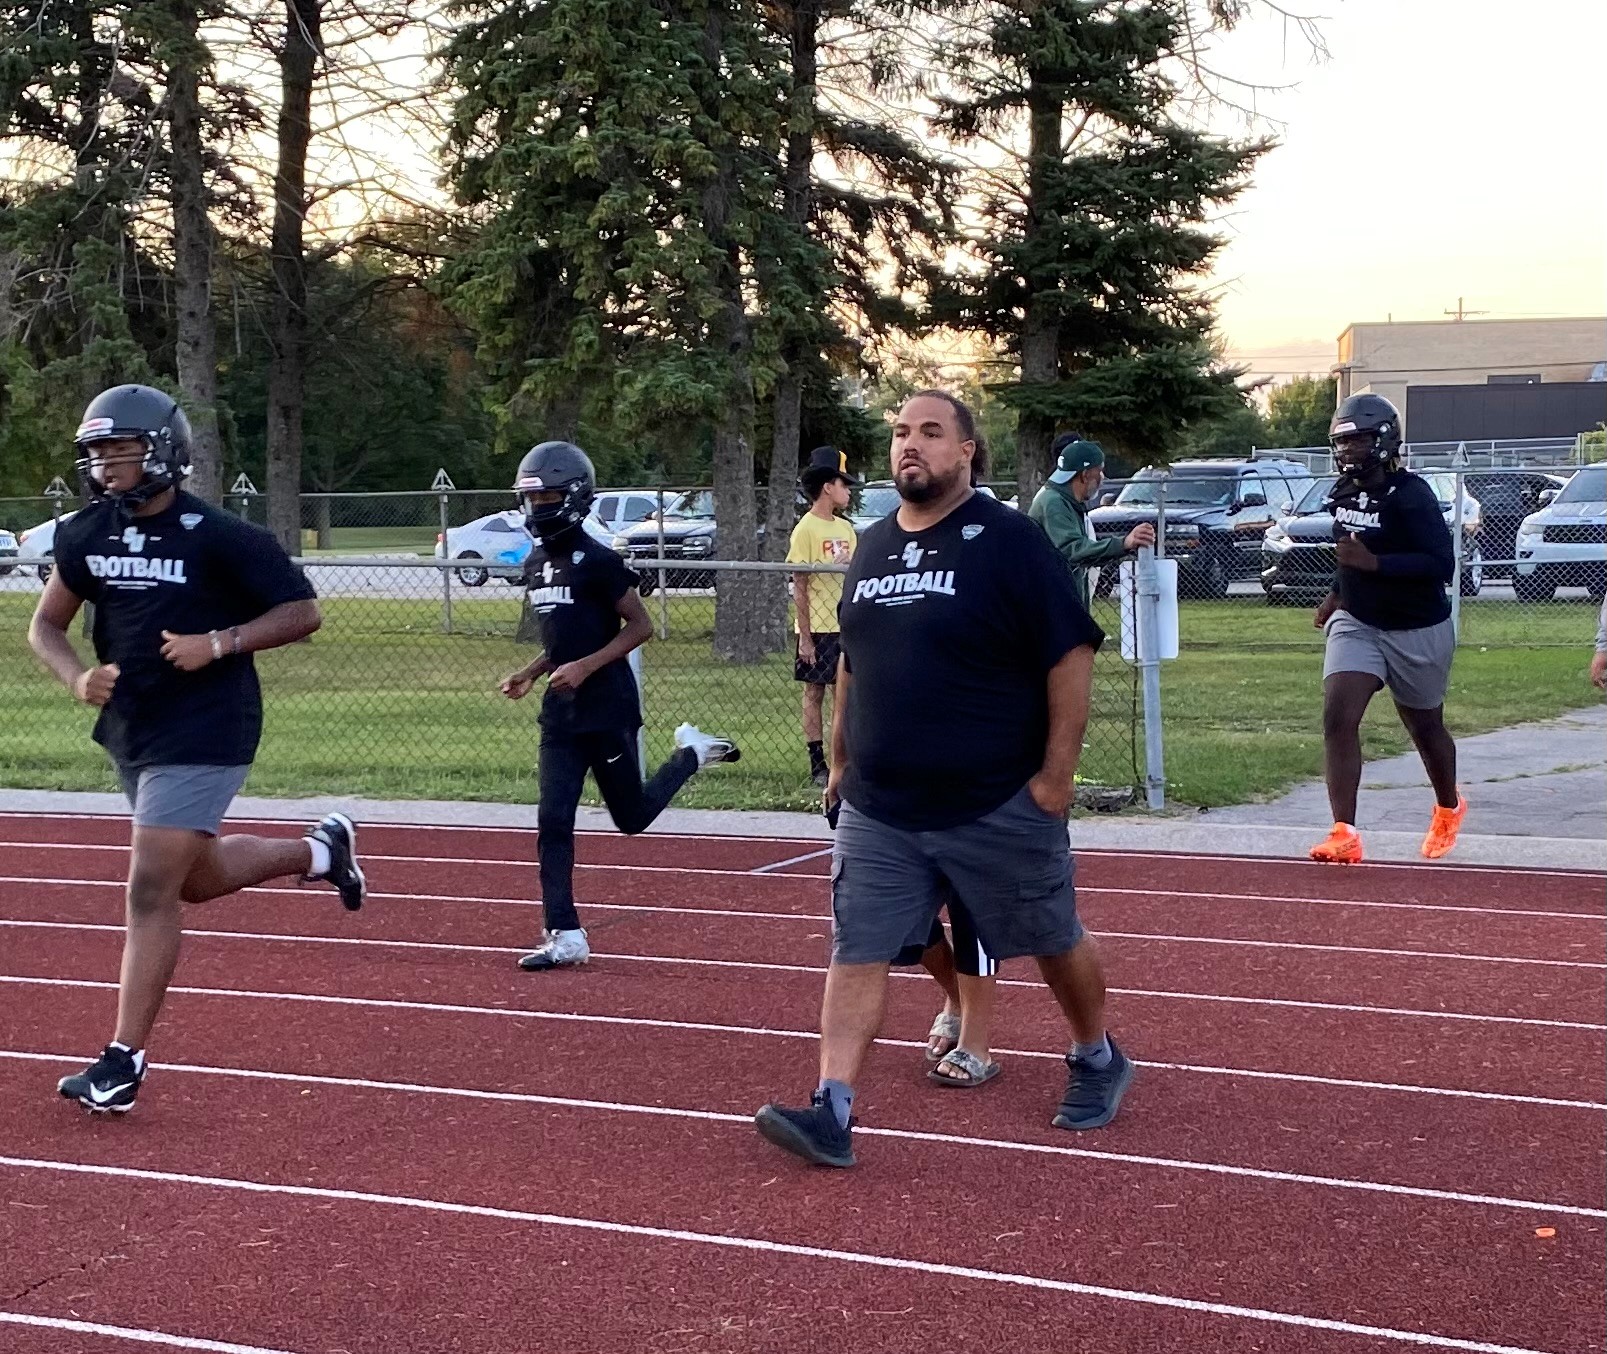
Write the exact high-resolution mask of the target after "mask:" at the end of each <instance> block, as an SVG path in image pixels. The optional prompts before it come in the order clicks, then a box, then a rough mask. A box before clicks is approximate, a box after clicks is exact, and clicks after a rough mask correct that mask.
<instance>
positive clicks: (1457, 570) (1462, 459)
mask: <svg viewBox="0 0 1607 1354" xmlns="http://www.w3.org/2000/svg"><path fill="white" fill-rule="evenodd" d="M1467 454H1468V453H1467V444H1466V443H1465V442H1464V443H1459V444H1458V446H1457V449H1456V462H1455V464H1456V466H1457V467H1458V468H1457V470H1456V472H1455V474H1456V493H1455V494H1454V495H1453V496H1452V499H1451V502H1452V508H1451V559H1452V562H1453V563H1452V569H1451V635H1452V638H1453V640H1454V642H1455V643H1457V644H1460V643H1461V642H1462V511H1463V500H1462V494H1463V488H1464V486H1465V485H1466V483H1467V480H1466V476H1465V473H1464V472H1463V470H1462V469H1461V467H1462V466H1465V465H1466V464H1467Z"/></svg>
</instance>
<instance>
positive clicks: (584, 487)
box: [513, 442, 597, 540]
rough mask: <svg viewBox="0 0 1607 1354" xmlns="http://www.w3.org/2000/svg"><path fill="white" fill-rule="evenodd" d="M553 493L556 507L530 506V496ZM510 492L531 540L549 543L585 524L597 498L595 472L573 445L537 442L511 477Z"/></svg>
mask: <svg viewBox="0 0 1607 1354" xmlns="http://www.w3.org/2000/svg"><path fill="white" fill-rule="evenodd" d="M553 489H556V490H558V491H559V492H561V493H562V494H563V498H562V499H560V500H559V501H558V502H556V503H532V502H531V501H530V497H529V496H530V494H532V493H534V492H536V491H539V490H553ZM513 491H514V493H516V494H518V495H519V506H520V507H521V508H523V509H524V515H525V526H526V527H527V528H528V529H529V531H530V534H531V535H533V536H540V537H542V538H543V539H549V540H550V539H551V538H552V537H554V536H562V535H563V534H564V532H566V531H572V530H574V529H575V528H576V527H579V526H580V525H581V523H583V522H584V521H585V520H586V514H587V513H589V512H590V511H591V504H592V500H593V499H594V498H596V497H597V472H596V471H595V470H594V469H592V463H591V457H589V456H587V455H586V453H585V452H583V451H582V450H581V449H580V448H579V447H577V446H576V445H575V444H574V443H573V442H539V443H537V444H536V445H535V446H533V447H531V448H530V450H529V451H527V452H525V454H524V459H523V460H522V461H520V462H519V473H518V474H517V475H516V476H514V481H513Z"/></svg>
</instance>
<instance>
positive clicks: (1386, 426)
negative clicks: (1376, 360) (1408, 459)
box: [1328, 393, 1401, 471]
mask: <svg viewBox="0 0 1607 1354" xmlns="http://www.w3.org/2000/svg"><path fill="white" fill-rule="evenodd" d="M1366 433H1371V434H1372V439H1373V441H1372V449H1371V450H1370V451H1368V452H1366V453H1364V454H1363V456H1362V459H1361V461H1360V462H1359V463H1358V462H1352V463H1350V464H1339V458H1338V456H1337V448H1338V444H1339V440H1340V439H1341V438H1348V437H1355V436H1357V435H1359V434H1366ZM1328 445H1329V446H1330V447H1331V448H1334V449H1335V450H1336V455H1335V458H1334V459H1335V464H1336V465H1337V466H1338V468H1339V469H1340V470H1341V471H1344V470H1347V469H1361V468H1364V467H1366V466H1367V465H1369V464H1385V463H1387V462H1390V461H1393V460H1395V459H1396V458H1397V457H1399V456H1400V454H1401V411H1400V410H1399V409H1397V408H1396V407H1395V406H1394V405H1393V404H1391V403H1390V402H1389V401H1388V400H1386V399H1385V398H1384V397H1383V396H1382V395H1373V394H1370V393H1369V394H1362V395H1352V396H1350V397H1349V398H1348V399H1346V400H1345V401H1344V402H1343V403H1341V404H1340V406H1339V408H1337V409H1336V410H1334V416H1333V419H1332V420H1331V421H1330V422H1329V424H1328Z"/></svg>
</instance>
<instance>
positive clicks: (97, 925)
mask: <svg viewBox="0 0 1607 1354" xmlns="http://www.w3.org/2000/svg"><path fill="white" fill-rule="evenodd" d="M6 926H10V927H16V928H19V929H34V930H42V931H90V932H102V933H114V934H117V935H122V934H124V930H125V928H124V927H121V926H114V925H111V924H110V923H106V922H71V921H35V920H23V919H19V918H0V927H6ZM184 934H185V935H186V936H196V937H202V938H207V939H221V940H259V941H283V942H285V943H287V944H311V945H353V946H359V947H363V946H378V947H380V948H382V949H397V950H422V951H424V952H426V953H429V952H444V953H448V954H477V955H478V954H495V955H513V954H524V953H525V947H522V946H517V945H466V944H461V943H449V942H445V941H433V940H382V939H378V938H374V937H368V936H321V935H293V934H284V933H280V932H267V931H212V930H197V929H193V928H190V927H186V928H185V931H184ZM592 958H593V959H605V960H612V961H616V962H620V963H631V964H664V965H667V966H669V967H671V968H674V967H677V966H682V967H690V968H718V969H734V970H737V971H744V970H747V971H753V972H760V973H798V974H805V975H812V976H815V977H819V978H824V977H825V976H826V970H825V969H824V968H822V967H820V966H819V965H817V964H776V963H765V962H760V961H757V960H745V959H702V958H696V957H693V956H690V955H671V954H619V953H613V952H604V951H602V950H593V951H592ZM889 976H890V977H892V978H897V979H902V980H907V981H911V982H925V981H927V977H926V973H925V972H924V971H921V972H915V971H912V970H907V969H905V970H900V969H894V970H892V972H891V973H890V975H889ZM996 981H997V982H998V983H999V984H1000V985H1002V986H1004V987H1020V988H1032V989H1034V990H1037V991H1042V990H1043V984H1042V983H1041V982H1030V981H1026V980H1023V979H1020V978H999V979H997V980H996ZM1106 990H1107V991H1108V992H1110V993H1111V994H1112V995H1115V996H1125V997H1152V998H1158V999H1168V998H1169V999H1172V1000H1176V1001H1199V1002H1219V1003H1223V1004H1225V1005H1233V1006H1274V1007H1285V1008H1292V1009H1296V1010H1306V1011H1343V1012H1345V1013H1346V1014H1360V1015H1370V1016H1380V1015H1382V1016H1409V1017H1414V1018H1419V1019H1426V1020H1466V1021H1473V1022H1476V1023H1479V1024H1487V1025H1520V1026H1523V1025H1527V1026H1533V1027H1535V1028H1538V1029H1551V1030H1584V1031H1587V1032H1589V1033H1592V1034H1602V1033H1607V1024H1592V1023H1590V1022H1589V1021H1583V1020H1541V1019H1537V1018H1535V1017H1532V1016H1498V1015H1480V1014H1477V1013H1475V1012H1467V1011H1434V1010H1429V1009H1426V1008H1424V1007H1413V1006H1362V1005H1356V1004H1352V1003H1348V1002H1335V1001H1296V1000H1294V999H1292V998H1287V997H1235V996H1225V995H1223V994H1221V993H1217V992H1170V991H1164V990H1161V989H1157V988H1145V987H1111V988H1107V989H1106Z"/></svg>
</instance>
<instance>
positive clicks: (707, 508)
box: [664, 489, 714, 522]
mask: <svg viewBox="0 0 1607 1354" xmlns="http://www.w3.org/2000/svg"><path fill="white" fill-rule="evenodd" d="M664 515H665V516H666V517H693V518H696V519H698V520H699V521H704V522H712V521H713V520H714V492H713V491H712V490H710V489H693V490H691V491H690V492H689V493H685V494H679V495H677V496H676V497H675V498H674V499H672V500H671V501H670V503H669V505H668V506H667V507H666V508H665V509H664Z"/></svg>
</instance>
